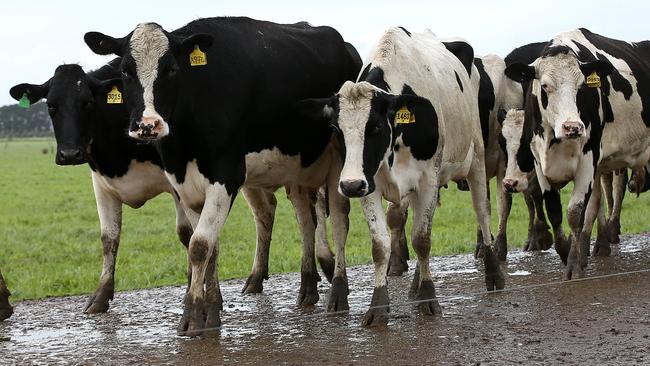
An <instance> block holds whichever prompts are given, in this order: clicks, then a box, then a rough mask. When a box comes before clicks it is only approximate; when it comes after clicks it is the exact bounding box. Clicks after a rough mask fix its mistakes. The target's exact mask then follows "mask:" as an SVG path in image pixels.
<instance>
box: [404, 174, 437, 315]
mask: <svg viewBox="0 0 650 366" xmlns="http://www.w3.org/2000/svg"><path fill="white" fill-rule="evenodd" d="M410 198H411V203H412V206H413V226H412V228H411V238H413V250H414V251H415V253H416V255H417V257H418V264H417V270H418V274H419V275H418V276H416V277H414V278H413V281H414V283H413V284H412V285H411V288H412V289H413V288H415V287H416V286H417V290H416V291H415V300H416V301H417V302H418V304H417V306H418V310H419V311H420V313H421V314H423V315H436V314H441V313H442V311H441V309H440V304H438V299H437V298H436V290H435V287H434V285H433V277H432V276H431V268H430V265H429V256H430V253H431V225H432V220H433V216H434V214H435V210H436V206H437V205H436V202H437V201H438V187H437V186H436V185H428V184H426V183H424V184H420V186H419V190H418V191H417V192H416V193H412V194H411V196H410ZM415 281H417V282H418V283H417V285H416V283H415Z"/></svg>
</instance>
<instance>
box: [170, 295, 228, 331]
mask: <svg viewBox="0 0 650 366" xmlns="http://www.w3.org/2000/svg"><path fill="white" fill-rule="evenodd" d="M218 318H219V315H218V313H217V319H218ZM214 321H215V320H214V319H212V322H214ZM205 328H206V315H205V306H204V301H203V299H198V300H196V301H192V300H191V299H190V296H189V295H186V296H185V308H184V309H183V316H182V317H181V321H180V323H179V324H178V335H179V336H187V337H198V336H200V335H202V334H203V332H204V331H205Z"/></svg>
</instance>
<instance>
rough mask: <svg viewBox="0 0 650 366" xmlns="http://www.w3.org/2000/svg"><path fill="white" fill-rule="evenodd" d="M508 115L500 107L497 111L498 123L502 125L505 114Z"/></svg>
mask: <svg viewBox="0 0 650 366" xmlns="http://www.w3.org/2000/svg"><path fill="white" fill-rule="evenodd" d="M507 115H508V112H506V110H505V109H502V108H500V109H499V110H498V111H497V121H499V124H500V125H503V121H505V120H506V116H507Z"/></svg>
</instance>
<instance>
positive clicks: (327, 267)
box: [318, 253, 336, 283]
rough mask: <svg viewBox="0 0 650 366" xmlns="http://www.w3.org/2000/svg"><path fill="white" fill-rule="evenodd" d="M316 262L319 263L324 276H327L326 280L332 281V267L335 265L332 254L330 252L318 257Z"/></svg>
mask: <svg viewBox="0 0 650 366" xmlns="http://www.w3.org/2000/svg"><path fill="white" fill-rule="evenodd" d="M318 263H319V264H320V269H321V270H322V271H323V274H324V275H325V278H327V282H329V283H332V278H333V277H334V267H335V266H336V262H335V260H334V256H333V255H332V254H331V253H330V255H329V256H327V257H318Z"/></svg>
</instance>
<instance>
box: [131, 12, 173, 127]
mask: <svg viewBox="0 0 650 366" xmlns="http://www.w3.org/2000/svg"><path fill="white" fill-rule="evenodd" d="M129 46H130V48H131V56H133V59H134V61H135V65H136V72H137V77H138V80H139V81H140V84H141V85H142V89H143V94H142V99H143V101H144V111H143V112H142V120H143V122H144V121H145V120H146V119H151V120H156V119H158V120H159V121H160V127H159V128H158V129H156V132H157V133H158V137H163V136H166V135H167V134H169V126H168V125H167V122H166V121H164V120H163V118H162V117H161V116H160V114H159V113H158V112H157V111H156V108H155V105H154V93H153V84H154V81H155V80H156V78H157V77H158V61H159V60H160V58H161V57H162V56H163V55H164V54H165V53H166V52H167V51H168V50H169V39H167V36H166V35H165V33H164V32H163V31H162V29H161V28H160V26H158V25H156V24H153V23H141V24H139V25H138V26H137V27H136V28H135V30H134V31H133V34H132V35H131V42H130V44H129ZM129 135H131V137H135V138H137V137H139V136H138V135H137V133H136V132H135V131H130V132H129Z"/></svg>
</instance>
